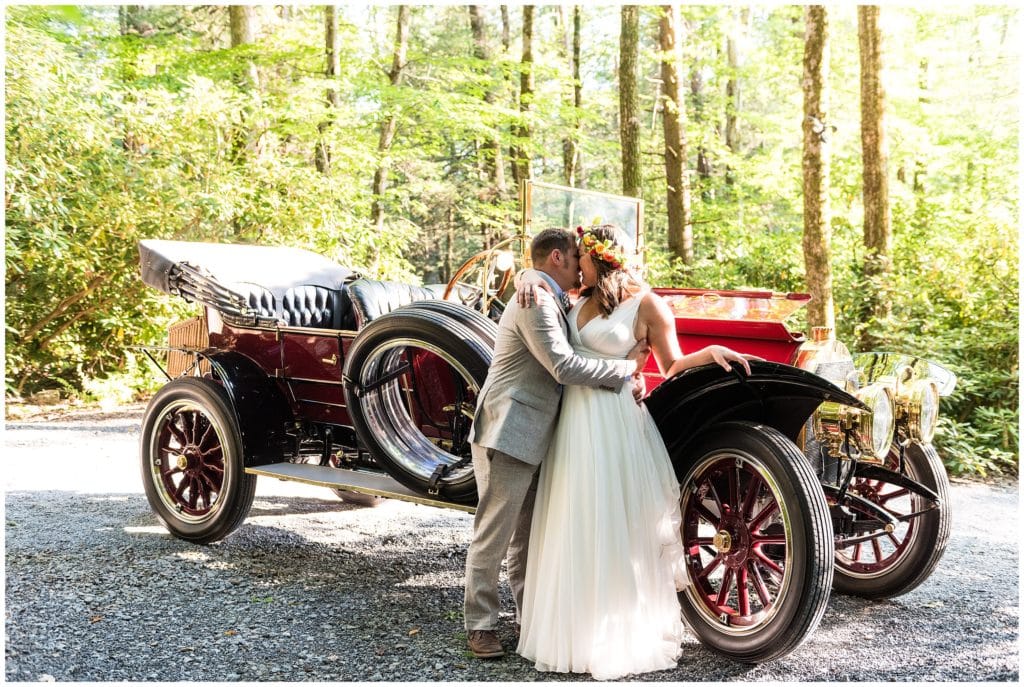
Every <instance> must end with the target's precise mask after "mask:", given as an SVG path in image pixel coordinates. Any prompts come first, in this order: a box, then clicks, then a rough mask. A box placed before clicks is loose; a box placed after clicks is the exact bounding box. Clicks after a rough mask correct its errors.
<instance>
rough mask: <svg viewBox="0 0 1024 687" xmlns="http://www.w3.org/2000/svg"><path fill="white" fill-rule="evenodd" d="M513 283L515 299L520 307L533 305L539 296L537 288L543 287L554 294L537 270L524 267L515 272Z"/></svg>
mask: <svg viewBox="0 0 1024 687" xmlns="http://www.w3.org/2000/svg"><path fill="white" fill-rule="evenodd" d="M513 284H515V287H516V300H517V301H518V302H519V306H520V307H522V308H530V307H533V304H534V303H536V302H537V299H538V298H539V297H540V291H539V289H544V290H545V291H547V292H548V293H550V294H552V295H554V292H553V291H552V290H551V285H550V284H548V282H547V280H546V279H544V277H542V276H540V274H539V273H538V272H537V270H535V269H532V268H530V267H525V268H523V269H521V270H519V271H518V272H517V273H516V276H515V279H514V280H513Z"/></svg>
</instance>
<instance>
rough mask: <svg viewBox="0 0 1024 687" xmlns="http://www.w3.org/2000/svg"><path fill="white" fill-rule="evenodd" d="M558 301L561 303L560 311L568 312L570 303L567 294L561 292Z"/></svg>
mask: <svg viewBox="0 0 1024 687" xmlns="http://www.w3.org/2000/svg"><path fill="white" fill-rule="evenodd" d="M558 300H559V301H560V302H561V303H562V311H563V312H569V308H571V307H572V303H570V302H569V294H568V293H566V292H565V291H563V292H562V293H561V295H560V296H559V297H558Z"/></svg>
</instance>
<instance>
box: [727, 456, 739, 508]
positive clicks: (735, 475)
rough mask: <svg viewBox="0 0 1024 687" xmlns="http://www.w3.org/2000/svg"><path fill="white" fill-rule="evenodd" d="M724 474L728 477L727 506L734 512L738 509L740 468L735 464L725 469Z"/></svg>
mask: <svg viewBox="0 0 1024 687" xmlns="http://www.w3.org/2000/svg"><path fill="white" fill-rule="evenodd" d="M726 474H727V475H728V478H729V503H728V508H729V510H730V511H731V512H736V511H738V510H739V509H740V468H739V466H738V465H737V466H735V467H734V468H733V469H731V470H727V471H726Z"/></svg>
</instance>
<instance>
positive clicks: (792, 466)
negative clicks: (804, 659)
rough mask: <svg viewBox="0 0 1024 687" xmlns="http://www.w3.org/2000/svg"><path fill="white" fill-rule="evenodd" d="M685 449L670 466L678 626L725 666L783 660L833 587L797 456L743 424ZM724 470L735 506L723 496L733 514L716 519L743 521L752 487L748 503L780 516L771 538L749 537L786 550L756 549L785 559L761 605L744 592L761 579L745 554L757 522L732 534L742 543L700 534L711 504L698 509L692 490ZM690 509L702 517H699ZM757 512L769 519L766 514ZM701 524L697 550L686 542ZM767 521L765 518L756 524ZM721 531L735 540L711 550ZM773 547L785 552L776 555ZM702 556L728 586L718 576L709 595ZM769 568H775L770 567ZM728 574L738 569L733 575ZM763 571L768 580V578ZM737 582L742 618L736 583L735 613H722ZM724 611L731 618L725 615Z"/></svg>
mask: <svg viewBox="0 0 1024 687" xmlns="http://www.w3.org/2000/svg"><path fill="white" fill-rule="evenodd" d="M691 446H692V448H690V449H688V450H687V451H686V455H683V456H674V457H673V463H674V464H675V465H676V474H677V476H678V477H679V478H680V484H681V491H680V507H681V509H682V517H683V524H682V531H683V536H684V541H683V546H684V549H687V548H688V547H690V548H689V549H688V552H687V554H685V555H686V558H685V559H684V567H685V568H686V571H687V577H688V584H687V586H686V588H685V589H684V590H683V591H680V592H679V601H680V604H681V606H682V610H683V616H684V618H685V619H686V621H687V623H688V624H689V626H690V628H691V629H692V630H693V632H694V633H695V634H696V635H697V637H698V639H699V640H700V641H701V643H702V644H704V645H705V646H706V647H708V648H709V649H711V650H712V651H714V652H716V653H718V654H721V655H722V656H725V657H728V658H729V659H731V660H734V661H739V662H741V663H762V662H765V661H771V660H774V659H777V658H780V657H782V656H785V655H786V654H788V653H790V652H791V651H793V650H794V649H796V648H797V647H798V646H800V644H802V643H803V642H804V641H805V640H806V639H807V638H808V637H809V636H810V634H811V633H812V632H813V631H814V629H815V628H816V627H817V625H818V623H819V622H820V620H821V617H822V615H823V614H824V612H825V608H826V606H827V605H828V599H829V592H830V589H831V585H832V521H831V519H830V518H829V510H828V505H827V503H826V501H825V496H824V493H823V492H822V489H821V487H820V485H819V483H818V480H817V478H816V476H815V474H814V472H813V470H812V469H811V466H810V464H809V463H808V462H807V460H806V458H805V457H804V455H803V454H802V453H801V452H800V450H799V449H798V448H797V447H796V446H795V445H794V444H793V442H792V441H790V440H789V439H788V438H786V437H785V436H784V435H783V434H782V433H781V432H779V431H777V430H775V429H773V428H772V427H769V426H766V425H759V424H752V423H748V422H726V423H720V424H718V425H715V426H714V427H712V428H711V429H709V430H708V431H707V432H706V433H704V435H703V436H701V437H699V438H698V439H697V440H696V441H695V442H694V443H693V444H691ZM726 468H729V469H733V468H734V471H735V473H736V474H737V478H736V485H737V486H736V490H735V494H736V496H735V497H734V496H732V495H730V496H729V497H727V501H730V502H731V500H732V499H735V500H737V501H738V502H739V503H740V504H741V507H740V508H739V509H735V510H734V509H732V508H731V507H730V508H726V507H723V506H721V505H720V506H717V510H718V511H719V513H718V515H719V516H721V515H722V514H723V513H726V514H729V513H731V514H732V517H733V518H735V519H737V520H742V519H744V518H745V517H747V514H752V513H753V511H754V509H755V506H756V504H757V503H758V502H759V501H752V502H750V505H749V506H747V505H746V503H747V501H746V500H745V496H746V494H749V493H751V490H750V485H751V484H753V485H755V486H754V488H753V494H754V496H755V497H757V496H758V495H759V494H764V495H765V496H764V497H761V498H762V500H763V502H764V503H770V502H774V503H776V504H778V506H779V511H778V513H779V515H778V517H777V519H778V520H779V521H780V522H779V523H778V524H773V525H771V526H770V527H774V528H775V529H774V530H773V531H771V532H764V531H761V532H758V533H757V534H758V536H764V535H766V534H771V535H772V536H775V537H779V536H780V535H784V536H785V543H782V544H778V543H777V544H760V545H758V546H760V547H761V548H760V549H759V550H760V551H761V552H762V553H765V554H772V555H778V553H779V551H781V553H782V555H783V556H784V559H783V560H782V561H781V565H779V566H778V567H779V568H780V569H782V570H783V572H782V573H781V575H780V579H779V581H778V582H775V578H771V577H770V578H769V579H770V580H771V581H772V582H773V583H774V584H775V585H776V595H775V598H774V599H771V600H770V603H768V604H765V603H764V601H763V600H760V601H759V600H758V599H757V598H756V597H750V590H753V591H754V592H755V594H756V593H757V587H756V583H755V582H754V580H755V579H760V578H762V577H763V576H764V574H762V572H761V568H759V567H758V565H759V564H758V563H757V562H756V561H755V560H754V559H755V554H754V551H755V549H757V546H755V545H753V544H751V542H752V541H753V534H754V532H755V530H756V529H758V528H760V527H762V525H759V524H756V522H755V521H756V520H757V517H753V518H752V521H751V522H748V523H746V524H747V525H753V526H752V527H750V528H749V530H746V529H745V526H744V527H743V528H738V530H744V531H746V532H747V535H748V536H746V538H745V539H744V537H743V536H742V532H739V531H738V530H732V527H733V525H731V524H730V525H724V524H722V523H724V522H725V521H726V520H725V518H722V519H721V520H720V521H719V522H718V523H710V524H707V523H708V522H710V521H709V519H708V518H707V515H714V512H713V511H711V510H710V508H708V507H707V506H706V505H704V503H703V502H704V500H706V499H708V498H710V497H709V496H708V493H709V492H708V491H704V492H703V495H702V496H701V497H700V499H699V500H697V499H695V496H696V494H698V493H702V492H701V491H700V489H701V485H702V484H705V483H711V482H712V481H713V479H715V476H721V475H723V474H725V473H724V472H722V471H723V470H724V469H726ZM741 469H742V470H747V471H749V472H744V473H742V474H746V475H747V476H748V481H747V482H746V485H745V486H744V485H743V480H742V479H741V478H740V477H739V475H740V474H741V473H740V471H741ZM752 474H756V475H757V477H758V480H759V481H754V480H753V479H752V478H750V475H752ZM726 477H729V475H726ZM729 479H730V480H731V477H730V478H729ZM731 483H732V482H731V481H730V484H731ZM695 490H696V491H695ZM715 493H716V494H717V491H716V492H715ZM769 497H770V499H769ZM714 498H716V499H718V498H719V497H718V496H715V497H714ZM719 503H721V501H719ZM699 507H703V513H701V512H700V511H699ZM745 510H746V511H748V513H747V514H745V513H744V511H745ZM737 512H738V513H739V516H737V515H736V513H737ZM759 512H769V513H771V512H772V511H771V509H768V508H765V509H763V511H759ZM783 513H785V515H783ZM701 518H704V519H705V520H706V521H707V522H706V524H705V525H703V528H704V529H703V530H702V531H703V532H704V535H705V544H704V545H703V546H696V543H695V541H693V536H695V535H696V532H697V530H698V528H699V527H701V525H700V524H699V523H700V519H701ZM775 519H776V518H775V517H774V516H772V517H769V518H766V520H765V521H769V520H775ZM787 521H788V525H787V524H786V522H787ZM709 528H710V529H713V530H714V531H715V533H716V539H715V543H714V544H713V546H714V547H715V548H714V549H713V550H712V548H711V546H709V545H707V544H708V542H707V540H706V534H707V533H708V530H709ZM723 530H725V531H730V530H731V531H733V533H734V534H733V536H734V537H735V538H732V539H729V544H722V547H721V548H720V547H719V545H720V541H719V540H718V538H717V537H718V536H719V532H721V531H723ZM688 542H689V543H688ZM771 546H774V547H775V551H768V550H767V549H766V548H764V547H771ZM780 546H781V547H784V548H782V549H780V548H779V547H780ZM730 547H731V548H730ZM701 552H703V553H705V554H708V555H711V554H714V558H713V560H712V562H713V561H714V560H717V559H721V560H720V561H719V563H720V568H719V569H721V570H722V571H725V570H726V569H730V570H731V572H732V575H733V577H732V578H730V577H727V574H723V575H722V578H721V579H720V580H719V585H718V590H715V589H714V588H713V586H712V585H711V579H710V578H711V574H712V573H711V572H710V571H711V570H714V569H715V567H716V566H714V565H711V564H710V563H709V565H708V566H705V565H704V564H703V561H702V559H701ZM786 557H788V563H787V562H786V560H785V558H786ZM727 558H728V559H729V560H728V561H727V560H726V559H727ZM774 562H775V563H776V564H778V563H780V561H779V560H774ZM733 566H739V567H738V568H735V569H734V568H733ZM764 570H765V572H766V573H767V568H764ZM701 572H703V573H705V575H706V578H707V579H705V580H704V581H703V582H702V581H701V580H700V579H699V578H700V577H701V575H700V573H701ZM741 577H742V579H743V583H742V586H743V588H744V591H743V594H744V596H745V597H747V604H748V606H749V608H748V610H747V613H748V615H747V616H744V615H743V612H742V608H743V602H740V601H739V588H740V583H738V582H737V583H736V587H735V590H736V591H735V593H736V596H737V601H736V603H735V604H734V606H735V608H733V607H730V600H731V598H732V594H733V592H732V584H733V580H739V579H741ZM762 584H763V583H762ZM765 586H766V585H765ZM723 587H724V588H725V589H726V591H727V595H726V598H725V600H724V601H722V602H719V601H718V599H717V598H716V599H715V600H714V601H712V600H711V598H710V596H711V595H713V593H714V592H716V591H719V592H720V590H721V589H722V588H723ZM766 587H767V586H766ZM709 592H710V593H709ZM769 595H770V592H769ZM754 602H756V603H759V604H760V610H759V611H757V612H753V610H752V609H753V605H752V603H754ZM730 610H732V611H735V612H734V613H732V614H730V613H729V612H728V611H730Z"/></svg>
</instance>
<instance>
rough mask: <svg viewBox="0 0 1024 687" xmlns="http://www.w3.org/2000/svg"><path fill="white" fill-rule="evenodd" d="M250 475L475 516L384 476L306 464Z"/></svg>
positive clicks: (257, 470) (251, 469)
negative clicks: (347, 491) (344, 490)
mask: <svg viewBox="0 0 1024 687" xmlns="http://www.w3.org/2000/svg"><path fill="white" fill-rule="evenodd" d="M245 471H246V473H248V474H250V475H263V476H265V477H276V478H277V479H281V480H285V481H289V482H302V483H304V484H312V485H315V486H318V487H328V488H330V489H347V490H349V491H357V492H359V493H361V494H370V495H371V496H384V497H386V498H389V499H399V500H401V501H411V502H412V503H420V504H423V505H425V506H436V507H438V508H454V509H455V510H461V511H465V512H467V513H475V512H476V508H474V507H473V506H467V505H465V504H461V503H450V502H448V501H441V500H438V499H432V498H430V497H429V496H422V495H420V494H417V493H416V492H414V491H413V490H411V489H409V488H407V487H406V486H405V485H403V484H401V483H400V482H398V481H397V480H396V479H394V478H393V477H390V476H388V475H380V474H375V473H371V472H362V471H356V470H344V469H340V468H332V467H327V466H324V465H309V464H306V463H272V464H270V465H258V466H256V467H249V468H246V469H245Z"/></svg>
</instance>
